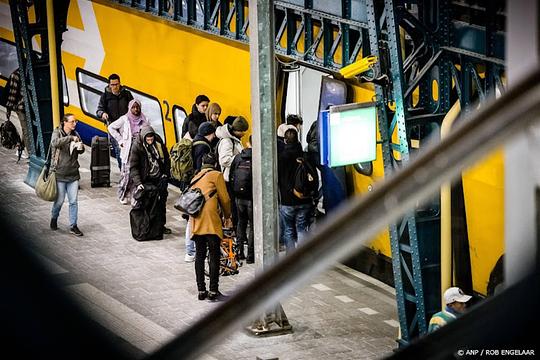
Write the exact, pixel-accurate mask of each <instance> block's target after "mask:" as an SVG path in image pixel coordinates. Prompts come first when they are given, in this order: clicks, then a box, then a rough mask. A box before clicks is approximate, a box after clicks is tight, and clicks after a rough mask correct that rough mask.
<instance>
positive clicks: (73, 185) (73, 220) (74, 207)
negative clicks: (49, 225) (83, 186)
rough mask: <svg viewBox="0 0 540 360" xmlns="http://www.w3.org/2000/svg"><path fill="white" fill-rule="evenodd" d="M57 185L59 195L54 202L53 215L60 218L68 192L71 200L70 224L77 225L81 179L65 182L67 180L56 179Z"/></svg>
mask: <svg viewBox="0 0 540 360" xmlns="http://www.w3.org/2000/svg"><path fill="white" fill-rule="evenodd" d="M56 186H57V188H58V195H57V196H56V201H55V202H54V204H53V207H52V211H51V217H52V218H53V219H58V216H59V215H60V210H61V209H62V204H63V203H64V199H65V198H66V193H67V197H68V202H69V226H76V225H77V213H78V210H79V205H78V201H77V198H78V195H79V180H75V181H70V182H65V181H56Z"/></svg>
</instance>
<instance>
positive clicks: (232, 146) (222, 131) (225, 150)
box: [216, 125, 244, 182]
mask: <svg viewBox="0 0 540 360" xmlns="http://www.w3.org/2000/svg"><path fill="white" fill-rule="evenodd" d="M216 136H217V137H218V138H219V139H220V140H219V143H218V146H217V154H218V157H219V165H220V166H221V171H222V172H223V177H224V178H225V181H226V182H229V173H230V171H231V164H232V162H233V160H234V157H235V156H236V155H237V154H240V153H241V152H242V150H243V149H244V146H243V145H242V143H241V142H240V139H238V138H237V137H236V136H234V135H232V134H231V131H230V126H229V125H223V126H220V127H219V128H217V129H216Z"/></svg>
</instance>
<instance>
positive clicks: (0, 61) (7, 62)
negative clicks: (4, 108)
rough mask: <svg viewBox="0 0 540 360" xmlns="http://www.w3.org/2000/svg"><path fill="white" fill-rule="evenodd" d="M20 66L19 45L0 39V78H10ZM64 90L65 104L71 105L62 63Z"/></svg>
mask: <svg viewBox="0 0 540 360" xmlns="http://www.w3.org/2000/svg"><path fill="white" fill-rule="evenodd" d="M18 67H19V60H18V58H17V47H16V46H15V43H13V42H11V41H7V40H5V39H0V78H2V79H4V80H6V81H7V80H8V79H9V76H10V75H11V73H12V72H13V71H15V70H16V69H17V68H18ZM62 90H63V94H64V96H63V100H64V106H68V105H69V95H68V90H67V79H66V72H65V70H64V66H63V65H62Z"/></svg>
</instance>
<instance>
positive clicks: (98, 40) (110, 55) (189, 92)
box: [0, 0, 504, 295]
mask: <svg viewBox="0 0 540 360" xmlns="http://www.w3.org/2000/svg"><path fill="white" fill-rule="evenodd" d="M67 25H68V31H66V32H65V33H64V34H63V42H62V64H63V70H64V71H63V73H64V84H63V86H64V104H65V112H70V113H73V114H75V115H76V116H77V118H78V119H80V122H79V125H78V129H77V130H78V131H79V133H80V134H81V136H82V137H83V140H84V141H85V142H86V143H89V142H90V139H91V138H92V137H93V136H95V135H100V136H104V135H105V133H106V128H105V125H104V124H103V123H102V122H101V121H100V120H99V119H98V118H97V116H96V115H95V113H96V108H97V104H98V100H99V97H100V95H101V93H102V92H103V91H104V88H105V87H106V85H107V80H106V78H107V76H108V75H109V74H111V73H118V74H119V75H120V76H121V80H122V83H123V84H124V85H126V86H127V87H128V88H129V89H130V90H131V91H132V92H133V94H134V96H135V97H136V98H138V99H140V100H141V101H142V104H143V105H142V110H143V112H144V113H145V114H146V116H147V117H148V118H149V119H151V123H152V125H153V127H154V128H155V129H156V131H157V132H158V133H160V134H161V135H162V137H163V139H164V140H165V142H166V144H167V146H168V147H169V148H170V147H172V146H173V145H174V144H175V143H176V142H177V140H178V139H179V133H180V131H181V127H182V123H183V120H184V118H185V117H186V113H188V112H190V110H191V107H192V104H193V102H194V99H195V97H196V96H197V95H199V94H205V95H207V96H208V97H209V98H210V99H211V101H214V102H218V103H219V104H220V105H221V108H222V117H225V116H227V115H235V116H236V115H242V116H244V117H245V118H247V119H249V118H250V71H249V68H250V64H249V49H248V47H247V45H245V44H242V43H239V42H235V41H233V40H227V39H224V38H218V37H215V36H213V35H210V34H207V33H204V32H199V31H196V30H193V29H191V28H187V27H185V26H182V25H180V24H177V23H174V22H169V21H166V20H162V19H157V18H156V17H152V16H151V15H147V14H143V13H140V12H136V11H133V10H131V9H129V8H126V7H121V6H117V5H112V4H110V3H105V2H93V1H88V0H72V1H71V2H70V7H69V13H68V24H67ZM35 48H37V49H39V44H35ZM17 67H18V65H17V56H16V50H15V44H14V36H13V31H12V25H11V18H10V10H9V5H8V3H7V0H0V85H4V83H5V81H6V80H7V77H8V76H9V74H10V73H11V71H13V70H14V69H16V68H17ZM330 75H331V74H325V73H323V72H320V71H318V70H313V69H310V68H307V67H303V66H297V67H296V68H294V69H293V71H291V69H288V71H282V70H280V71H279V72H278V74H277V76H278V78H279V79H280V81H277V84H278V89H277V93H278V101H277V104H278V107H279V109H278V110H279V111H278V112H279V114H281V115H283V114H285V113H300V114H302V116H303V118H304V131H303V134H302V138H303V141H304V142H305V136H306V134H305V133H307V129H308V128H309V126H310V124H311V123H312V122H313V121H314V120H315V119H316V118H317V116H318V110H319V109H320V104H321V101H322V100H321V88H324V86H328V87H329V88H331V89H332V91H335V92H337V93H340V91H341V96H342V98H343V99H342V100H344V101H349V102H368V101H371V100H372V98H373V96H374V90H373V87H372V85H371V84H366V85H358V84H357V83H356V84H352V83H348V82H347V81H345V80H344V81H341V80H336V79H333V78H331V77H330ZM278 117H279V116H278ZM278 122H279V121H277V123H278ZM277 125H278V124H276V126H277ZM344 171H345V178H346V187H347V192H348V193H349V194H362V193H364V192H366V191H368V190H369V189H370V188H371V186H373V184H374V183H375V182H377V181H379V180H381V179H382V178H384V172H383V164H382V152H381V147H380V145H379V146H378V149H377V160H376V161H374V163H373V172H372V173H370V174H369V175H365V174H362V173H360V172H358V171H356V170H355V169H354V167H352V166H350V167H347V168H346V169H345V170H344ZM503 179H504V176H503V156H502V152H501V151H497V152H495V153H494V154H492V155H491V156H489V157H488V158H487V159H485V160H484V161H483V162H482V163H480V164H478V165H477V166H476V167H474V168H472V169H470V170H468V171H467V172H465V173H463V176H462V184H463V194H464V202H465V210H466V211H465V213H466V225H467V236H468V239H469V255H470V263H471V269H472V274H471V277H472V282H473V289H474V291H475V292H476V293H477V294H479V295H487V294H488V285H489V288H490V289H492V288H493V287H494V285H496V283H498V282H500V281H501V280H502V279H501V278H500V275H502V267H501V266H502V262H501V257H502V255H503V253H504V242H503V206H504V203H503V187H504V182H503ZM433 241H439V239H438V238H434V239H433ZM366 253H367V254H368V255H369V256H371V257H372V258H373V259H376V260H375V261H372V262H371V264H373V266H374V267H379V269H378V270H374V269H371V270H370V269H368V270H369V272H370V273H372V274H377V273H378V274H380V273H381V272H385V273H386V276H382V277H383V278H384V277H386V278H388V279H389V278H391V276H392V273H391V265H390V264H391V262H390V258H391V250H390V241H389V235H388V232H387V231H384V232H383V233H381V234H380V235H379V236H377V237H376V238H375V239H373V241H372V242H371V244H370V246H369V249H366ZM364 270H366V269H364Z"/></svg>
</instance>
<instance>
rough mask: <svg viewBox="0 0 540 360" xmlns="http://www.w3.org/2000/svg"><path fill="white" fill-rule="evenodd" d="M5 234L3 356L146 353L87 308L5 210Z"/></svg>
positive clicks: (0, 254) (0, 225)
mask: <svg viewBox="0 0 540 360" xmlns="http://www.w3.org/2000/svg"><path fill="white" fill-rule="evenodd" d="M4 214H5V213H4ZM0 234H2V236H1V239H0V241H1V244H2V249H1V251H0V274H1V275H0V282H1V284H2V285H1V286H2V287H1V288H2V292H1V296H0V313H1V314H2V326H1V330H0V339H1V340H0V344H1V349H2V350H1V351H2V353H3V354H4V355H3V356H1V355H0V357H2V358H4V359H6V358H8V354H11V356H9V358H13V359H70V360H73V359H89V360H90V359H92V360H95V359H115V360H122V359H128V358H129V359H133V358H136V357H138V358H140V357H142V356H143V355H144V354H142V352H138V350H136V349H134V348H130V349H129V350H128V351H126V349H125V348H124V347H130V345H129V344H127V343H125V344H123V345H124V347H122V348H121V347H120V344H122V343H123V340H121V339H119V338H117V337H116V336H115V335H114V334H112V333H110V332H109V331H108V330H106V329H104V328H102V327H101V326H99V325H98V324H97V323H96V322H94V321H93V320H91V319H90V318H89V317H88V316H87V315H86V313H83V311H82V310H81V309H80V307H79V305H77V304H76V303H75V302H74V301H73V300H72V299H70V298H68V297H67V296H66V295H65V293H64V292H63V291H62V290H61V289H60V286H59V285H58V284H57V283H56V282H55V281H54V280H53V278H52V276H50V275H49V274H48V273H46V272H45V269H44V267H43V266H42V265H41V264H40V263H39V262H38V260H36V259H35V256H34V255H33V254H32V253H30V252H29V251H28V250H27V249H25V248H24V247H23V246H22V242H21V241H18V238H22V236H20V235H19V236H14V235H13V232H12V231H10V230H9V227H8V226H7V224H6V219H5V216H2V219H0ZM114 340H116V342H115V343H113V342H112V341H114ZM127 352H130V354H129V356H128V355H127Z"/></svg>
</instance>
